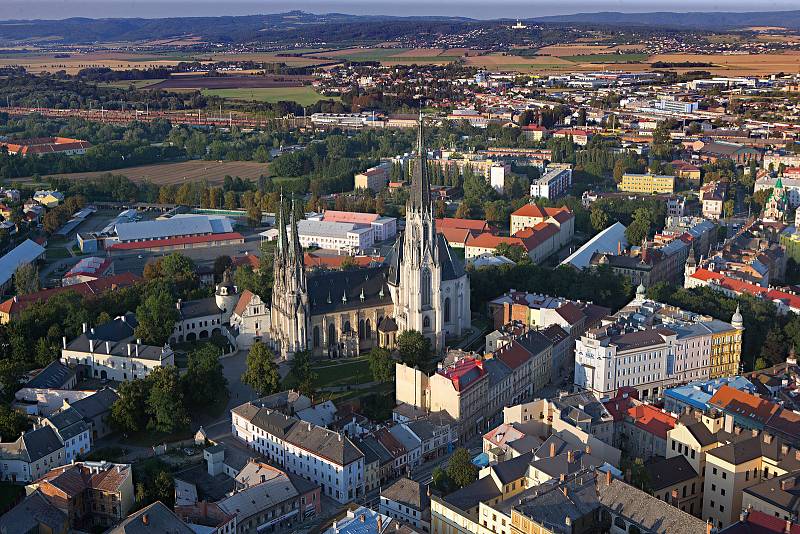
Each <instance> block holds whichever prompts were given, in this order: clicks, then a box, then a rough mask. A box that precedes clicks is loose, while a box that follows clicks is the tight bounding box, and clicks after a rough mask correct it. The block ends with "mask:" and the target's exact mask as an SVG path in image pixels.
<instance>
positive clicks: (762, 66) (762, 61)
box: [648, 52, 800, 76]
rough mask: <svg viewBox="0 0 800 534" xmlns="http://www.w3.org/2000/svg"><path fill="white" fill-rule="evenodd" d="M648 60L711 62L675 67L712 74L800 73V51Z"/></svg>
mask: <svg viewBox="0 0 800 534" xmlns="http://www.w3.org/2000/svg"><path fill="white" fill-rule="evenodd" d="M648 61H649V62H655V61H667V62H673V63H677V62H682V61H692V62H704V63H711V64H712V65H714V67H702V68H701V69H697V68H695V69H676V70H678V71H679V72H680V71H685V70H706V71H709V72H711V73H712V74H717V75H725V76H746V75H758V74H770V73H773V72H780V71H783V72H786V73H800V52H785V53H780V54H733V55H719V54H717V55H702V54H657V55H654V56H650V58H649V59H648Z"/></svg>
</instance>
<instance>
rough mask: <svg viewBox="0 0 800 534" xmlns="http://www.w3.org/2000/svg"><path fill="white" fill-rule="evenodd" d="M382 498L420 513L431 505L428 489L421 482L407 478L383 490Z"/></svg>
mask: <svg viewBox="0 0 800 534" xmlns="http://www.w3.org/2000/svg"><path fill="white" fill-rule="evenodd" d="M381 497H384V498H386V499H389V500H390V501H394V502H397V503H400V504H404V505H406V506H409V507H411V508H414V509H415V510H419V511H423V510H426V509H427V508H428V507H429V506H430V503H431V500H430V498H429V497H428V490H427V488H426V487H425V486H423V485H422V484H420V483H419V482H415V481H413V480H410V479H408V478H405V477H403V478H401V479H400V480H398V481H397V482H395V483H394V484H392V485H391V486H389V487H388V488H386V489H383V490H381Z"/></svg>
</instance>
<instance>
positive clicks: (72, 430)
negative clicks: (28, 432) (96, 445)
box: [42, 407, 92, 462]
mask: <svg viewBox="0 0 800 534" xmlns="http://www.w3.org/2000/svg"><path fill="white" fill-rule="evenodd" d="M42 421H43V422H44V424H46V425H49V426H51V427H53V430H55V431H56V434H57V435H58V439H59V440H61V443H63V444H64V454H65V455H66V461H67V462H73V461H75V460H77V459H78V458H80V457H81V456H83V455H84V454H88V453H89V451H91V449H92V433H91V428H90V427H89V424H88V423H87V422H86V421H84V420H83V416H82V415H81V414H80V412H78V411H77V410H76V409H75V408H72V407H67V408H66V409H64V410H61V411H60V412H58V413H56V414H53V415H51V416H49V417H46V418H45V419H43V420H42Z"/></svg>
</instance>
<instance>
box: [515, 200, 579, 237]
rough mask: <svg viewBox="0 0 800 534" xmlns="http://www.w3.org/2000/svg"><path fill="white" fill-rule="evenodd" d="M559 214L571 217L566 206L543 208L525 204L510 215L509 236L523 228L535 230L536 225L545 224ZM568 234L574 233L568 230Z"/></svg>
mask: <svg viewBox="0 0 800 534" xmlns="http://www.w3.org/2000/svg"><path fill="white" fill-rule="evenodd" d="M561 213H568V214H570V215H571V212H570V211H569V208H567V207H566V206H562V207H560V208H545V207H541V206H539V205H537V204H525V205H524V206H522V207H521V208H519V209H518V210H516V211H515V212H514V213H512V214H511V235H515V234H516V233H517V232H519V231H520V230H522V229H524V228H536V226H537V225H539V224H542V223H544V222H547V221H548V220H550V219H552V218H554V217H556V216H557V215H559V214H561ZM568 233H570V234H572V233H574V229H573V231H572V232H569V230H568Z"/></svg>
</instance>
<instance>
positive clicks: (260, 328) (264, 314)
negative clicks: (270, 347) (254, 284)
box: [231, 289, 270, 349]
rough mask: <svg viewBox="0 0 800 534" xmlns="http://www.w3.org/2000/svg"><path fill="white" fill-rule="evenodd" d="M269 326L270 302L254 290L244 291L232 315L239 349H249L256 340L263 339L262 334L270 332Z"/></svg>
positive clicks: (232, 325)
mask: <svg viewBox="0 0 800 534" xmlns="http://www.w3.org/2000/svg"><path fill="white" fill-rule="evenodd" d="M269 326H270V314H269V304H266V303H265V302H264V301H262V300H261V297H259V296H258V295H256V294H255V293H253V292H252V291H249V290H247V289H245V290H244V291H242V294H241V296H240V297H239V302H238V303H237V304H236V306H235V307H234V309H233V314H232V315H231V328H232V329H233V330H234V332H233V334H234V335H235V336H236V344H237V346H238V347H239V349H247V348H250V347H251V346H252V345H253V343H255V342H256V341H263V339H262V336H266V335H267V334H268V333H269Z"/></svg>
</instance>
